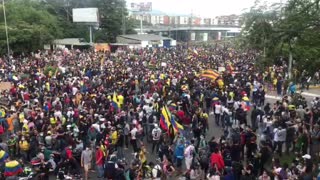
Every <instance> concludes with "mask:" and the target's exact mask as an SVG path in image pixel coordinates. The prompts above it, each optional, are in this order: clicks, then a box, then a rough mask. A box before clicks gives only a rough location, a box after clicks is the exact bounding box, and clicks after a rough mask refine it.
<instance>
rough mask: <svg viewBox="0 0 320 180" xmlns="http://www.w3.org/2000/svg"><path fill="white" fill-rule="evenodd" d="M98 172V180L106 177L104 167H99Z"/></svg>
mask: <svg viewBox="0 0 320 180" xmlns="http://www.w3.org/2000/svg"><path fill="white" fill-rule="evenodd" d="M96 167H97V171H98V178H103V176H104V169H103V165H97V166H96Z"/></svg>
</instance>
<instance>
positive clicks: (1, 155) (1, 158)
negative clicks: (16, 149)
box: [0, 150, 9, 163]
mask: <svg viewBox="0 0 320 180" xmlns="http://www.w3.org/2000/svg"><path fill="white" fill-rule="evenodd" d="M8 157H9V155H8V153H6V152H5V151H4V150H0V163H3V162H4V161H5V160H7V159H8Z"/></svg>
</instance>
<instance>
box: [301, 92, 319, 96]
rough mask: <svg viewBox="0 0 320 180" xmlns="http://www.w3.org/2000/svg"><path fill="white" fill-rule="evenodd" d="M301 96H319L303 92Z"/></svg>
mask: <svg viewBox="0 0 320 180" xmlns="http://www.w3.org/2000/svg"><path fill="white" fill-rule="evenodd" d="M302 95H305V96H311V97H320V95H319V94H313V93H308V92H303V93H302Z"/></svg>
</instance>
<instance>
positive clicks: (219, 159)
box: [210, 153, 224, 171]
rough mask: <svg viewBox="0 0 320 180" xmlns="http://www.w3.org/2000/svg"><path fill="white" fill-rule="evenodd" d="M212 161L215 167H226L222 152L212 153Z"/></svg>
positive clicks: (219, 168) (220, 168)
mask: <svg viewBox="0 0 320 180" xmlns="http://www.w3.org/2000/svg"><path fill="white" fill-rule="evenodd" d="M210 162H211V165H212V167H215V166H216V165H217V168H218V170H219V171H220V170H222V169H224V161H223V158H222V156H221V154H218V153H212V154H211V157H210Z"/></svg>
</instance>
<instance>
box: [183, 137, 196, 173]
mask: <svg viewBox="0 0 320 180" xmlns="http://www.w3.org/2000/svg"><path fill="white" fill-rule="evenodd" d="M193 144H194V140H193V139H192V140H191V141H190V142H189V145H188V146H187V147H186V149H185V150H184V158H185V164H186V169H187V170H188V171H189V170H190V167H191V164H192V161H193V158H194V155H195V153H196V152H195V151H196V150H195V147H194V145H193Z"/></svg>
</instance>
